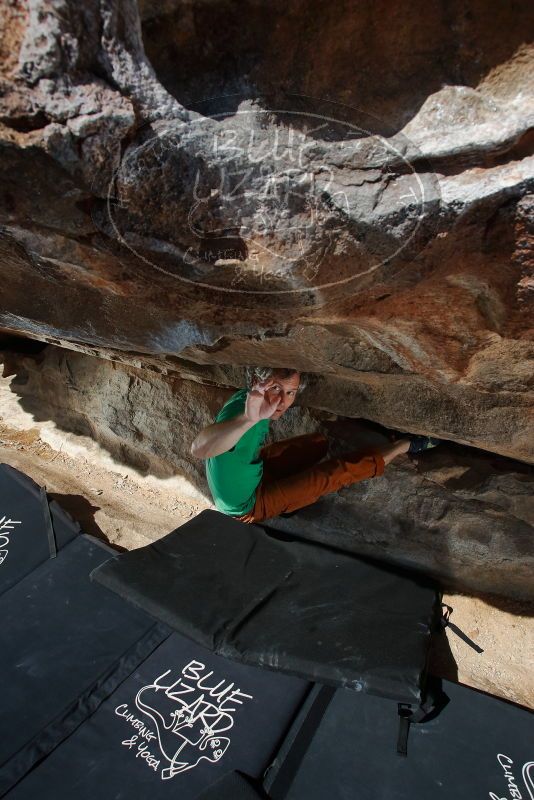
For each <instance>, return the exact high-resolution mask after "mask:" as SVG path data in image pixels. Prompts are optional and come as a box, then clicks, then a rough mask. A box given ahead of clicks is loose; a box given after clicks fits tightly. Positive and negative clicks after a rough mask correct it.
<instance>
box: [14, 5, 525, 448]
mask: <svg viewBox="0 0 534 800" xmlns="http://www.w3.org/2000/svg"><path fill="white" fill-rule="evenodd" d="M1 13H2V15H3V20H2V26H3V34H4V35H3V36H2V45H1V47H2V55H3V61H2V73H1V76H0V94H1V96H0V181H1V192H0V225H1V229H0V269H1V281H2V302H1V307H0V327H2V328H3V329H4V330H5V331H7V332H15V333H20V334H24V335H27V336H30V337H33V338H35V339H40V340H44V341H48V342H53V343H57V344H61V345H63V346H64V347H68V348H73V349H77V350H82V351H85V352H88V353H92V354H93V355H98V356H105V357H106V358H111V359H112V360H115V361H121V362H124V363H126V364H129V365H133V366H137V367H141V368H150V369H152V370H155V371H160V372H163V373H166V374H171V375H176V376H177V377H181V378H184V377H190V378H191V377H192V378H194V379H195V380H196V381H200V382H203V383H204V384H206V385H209V386H213V387H215V386H224V387H227V388H229V387H232V386H236V385H237V383H236V381H237V376H238V375H239V369H240V367H241V366H242V365H245V364H250V363H263V364H272V365H279V366H295V367H297V368H300V369H303V370H306V371H309V372H312V373H315V374H316V376H317V379H316V381H315V382H314V384H313V385H312V387H311V388H310V390H309V392H308V394H307V403H308V407H309V408H310V409H315V410H323V411H327V412H331V413H334V414H340V415H342V416H343V417H345V418H350V417H352V418H362V417H363V418H366V419H369V420H373V421H375V422H379V423H382V424H384V425H387V426H391V427H395V428H399V429H401V430H407V431H413V432H419V433H432V434H434V435H437V436H441V437H443V438H445V439H449V440H452V441H454V442H458V443H462V444H468V445H474V446H476V447H478V448H482V449H484V450H487V451H491V452H493V453H499V454H503V455H505V456H509V457H513V458H516V459H520V460H522V461H526V462H532V461H534V450H533V442H534V436H533V435H532V427H533V426H532V416H531V411H530V409H531V406H532V384H531V381H532V374H533V372H534V370H533V363H534V359H533V350H534V347H533V344H532V339H531V336H530V333H531V327H532V318H533V308H532V287H533V282H532V277H531V276H530V272H529V271H530V270H531V268H532V249H531V247H532V209H533V205H534V200H533V197H534V191H533V187H534V169H533V167H534V156H532V147H533V138H532V129H533V127H534V125H533V120H534V99H533V93H532V80H531V75H532V65H533V50H532V48H529V46H528V44H527V43H528V42H529V41H530V40H531V39H532V36H531V33H532V30H533V28H534V19H533V17H534V13H533V11H532V7H531V4H528V3H519V4H505V3H501V2H497V1H495V2H483V1H482V0H480V1H479V2H478V1H476V0H471V2H467V0H458V2H454V3H446V4H442V7H439V8H438V7H436V6H435V5H434V6H432V5H430V6H429V5H428V4H425V3H423V2H422V0H421V2H419V1H418V2H415V3H411V4H409V6H406V5H405V6H402V5H398V4H395V3H394V2H393V1H392V0H387V1H386V2H379V3H376V2H370V1H369V2H364V3H358V4H346V3H341V2H339V3H338V2H333V3H330V4H328V7H326V6H325V5H324V4H320V3H311V4H310V3H303V2H289V3H287V2H285V3H284V4H282V3H280V4H279V3H278V2H274V3H267V4H266V3H262V2H259V0H257V1H256V2H244V3H240V4H234V3H225V2H194V1H193V2H191V3H187V4H185V3H182V2H174V0H165V2H148V0H145V1H144V2H141V3H140V5H139V8H138V7H137V5H136V4H135V3H134V2H131V0H115V2H113V0H100V1H99V2H97V0H88V1H87V2H84V3H77V2H74V0H54V2H52V0H31V2H30V0H28V2H27V3H26V4H24V3H17V4H14V3H13V4H4V5H3V6H2V12H1Z"/></svg>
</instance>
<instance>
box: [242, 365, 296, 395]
mask: <svg viewBox="0 0 534 800" xmlns="http://www.w3.org/2000/svg"><path fill="white" fill-rule="evenodd" d="M275 372H276V373H277V375H280V377H281V378H291V376H292V375H296V374H298V375H300V382H299V388H298V389H297V392H296V394H300V392H302V390H303V389H305V388H306V386H307V385H308V377H307V375H306V374H305V373H304V372H301V371H300V370H299V369H289V368H287V367H246V369H245V375H246V381H247V389H252V384H253V383H255V382H256V381H258V382H261V381H266V380H267V379H268V378H271V377H272V376H273V374H274V373H275Z"/></svg>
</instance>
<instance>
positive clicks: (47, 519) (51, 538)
mask: <svg viewBox="0 0 534 800" xmlns="http://www.w3.org/2000/svg"><path fill="white" fill-rule="evenodd" d="M39 495H40V498H41V507H42V509H43V517H44V523H45V528H46V535H47V537H48V549H49V550H50V558H55V557H56V556H57V541H56V534H55V531H54V523H53V522H52V515H51V513H50V506H49V505H48V497H47V496H46V489H45V488H44V486H41V487H40V489H39Z"/></svg>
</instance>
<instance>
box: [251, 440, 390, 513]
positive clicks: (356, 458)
mask: <svg viewBox="0 0 534 800" xmlns="http://www.w3.org/2000/svg"><path fill="white" fill-rule="evenodd" d="M327 451H328V440H327V438H326V436H323V435H322V434H321V433H307V434H305V435H304V436H295V437H293V438H292V439H282V441H280V442H274V444H269V445H266V446H265V447H263V448H262V449H261V451H260V455H261V457H262V458H263V477H262V479H261V481H260V483H259V485H258V488H257V489H256V503H255V504H254V508H253V509H252V510H251V511H249V512H248V514H243V515H242V516H240V517H236V519H239V520H241V521H242V522H260V521H261V520H263V519H269V518H270V517H276V516H277V515H278V514H282V513H283V512H287V511H296V510H297V509H298V508H303V507H304V506H308V505H310V504H311V503H315V501H316V500H318V499H319V498H320V497H322V496H323V495H324V494H329V492H336V491H337V490H338V489H341V488H342V487H343V486H350V484H351V483H356V482H357V481H363V480H365V479H366V478H374V477H375V476H377V475H382V474H383V472H384V459H383V458H382V456H381V455H379V454H376V455H368V456H362V455H361V452H360V453H346V454H345V455H343V456H341V457H340V458H330V459H328V460H327V461H322V462H321V463H320V464H318V463H317V462H319V461H321V459H322V458H324V456H325V455H326V453H327ZM313 465H315V466H313Z"/></svg>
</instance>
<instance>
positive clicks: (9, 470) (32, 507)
mask: <svg viewBox="0 0 534 800" xmlns="http://www.w3.org/2000/svg"><path fill="white" fill-rule="evenodd" d="M48 515H49V518H50V521H51V524H52V532H53V537H54V542H53V545H52V548H53V549H54V548H55V549H56V550H59V549H61V548H62V547H64V546H65V545H66V544H67V543H68V542H70V541H71V539H73V538H74V537H75V536H77V535H78V534H79V533H80V526H79V525H78V523H77V522H74V521H73V520H72V519H71V517H70V516H69V515H68V514H67V513H66V512H65V511H63V509H62V508H61V507H60V506H59V505H58V504H57V503H56V502H55V501H54V500H52V501H50V502H48V500H47V499H46V494H45V493H44V491H43V490H41V488H40V487H39V486H38V485H37V484H36V483H35V482H34V481H32V479H31V478H29V477H28V476H27V475H24V474H23V473H22V472H19V470H17V469H14V467H10V466H9V465H8V464H0V594H2V593H3V592H5V591H6V590H7V589H9V588H10V587H11V586H14V585H15V584H16V583H17V582H18V581H19V580H21V579H22V578H24V576H25V575H28V574H29V573H30V572H31V571H32V570H33V569H35V567H37V566H39V564H42V563H43V562H44V561H47V560H48V559H49V558H50V555H51V548H50V542H49V533H48V531H47V525H48V520H47V517H48Z"/></svg>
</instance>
